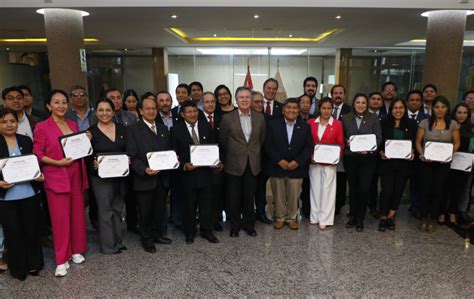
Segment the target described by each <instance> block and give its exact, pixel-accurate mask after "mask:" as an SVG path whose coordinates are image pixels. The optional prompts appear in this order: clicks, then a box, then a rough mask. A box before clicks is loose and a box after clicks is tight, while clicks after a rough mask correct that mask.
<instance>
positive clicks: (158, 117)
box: [155, 112, 179, 127]
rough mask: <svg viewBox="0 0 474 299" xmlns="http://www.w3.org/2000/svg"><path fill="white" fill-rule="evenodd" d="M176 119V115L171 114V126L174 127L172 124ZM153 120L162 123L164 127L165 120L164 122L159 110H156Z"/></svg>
mask: <svg viewBox="0 0 474 299" xmlns="http://www.w3.org/2000/svg"><path fill="white" fill-rule="evenodd" d="M178 120H179V119H178V118H177V117H174V116H173V114H171V121H172V122H173V127H174V125H175V124H176V123H177V122H178ZM155 121H156V122H157V123H159V124H162V125H164V126H165V127H166V125H165V122H164V121H163V119H162V118H161V114H160V112H158V115H157V116H156V118H155Z"/></svg>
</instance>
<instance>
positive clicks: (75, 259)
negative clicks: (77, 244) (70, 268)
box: [72, 254, 86, 264]
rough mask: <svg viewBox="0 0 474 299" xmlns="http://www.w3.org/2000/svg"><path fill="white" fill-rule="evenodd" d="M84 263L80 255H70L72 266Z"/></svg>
mask: <svg viewBox="0 0 474 299" xmlns="http://www.w3.org/2000/svg"><path fill="white" fill-rule="evenodd" d="M85 261H86V259H85V258H84V256H83V255H82V254H73V255H72V262H73V263H74V264H82V263H84V262H85Z"/></svg>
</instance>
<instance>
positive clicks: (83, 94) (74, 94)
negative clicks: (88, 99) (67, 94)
mask: <svg viewBox="0 0 474 299" xmlns="http://www.w3.org/2000/svg"><path fill="white" fill-rule="evenodd" d="M71 96H72V97H74V98H79V97H80V98H83V97H85V96H87V94H86V93H84V92H80V93H79V92H77V93H71Z"/></svg>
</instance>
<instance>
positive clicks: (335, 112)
mask: <svg viewBox="0 0 474 299" xmlns="http://www.w3.org/2000/svg"><path fill="white" fill-rule="evenodd" d="M338 109H339V107H334V111H333V112H332V117H333V118H334V119H337V110H338Z"/></svg>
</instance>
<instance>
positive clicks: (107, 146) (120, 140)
mask: <svg viewBox="0 0 474 299" xmlns="http://www.w3.org/2000/svg"><path fill="white" fill-rule="evenodd" d="M125 130H126V129H125V127H124V126H123V125H121V124H115V141H112V140H110V139H109V138H108V137H107V136H106V135H105V134H104V133H103V132H102V131H101V130H100V129H99V127H98V126H97V124H95V125H93V126H91V127H90V128H89V131H90V132H91V134H92V138H91V144H92V148H93V149H94V154H95V155H98V154H106V153H126V152H127V148H126V146H125V145H126V139H125ZM93 161H94V160H93V159H90V161H88V162H89V163H90V164H91V165H90V168H89V169H90V170H91V171H90V172H91V173H92V174H94V175H97V170H95V169H94V167H92V166H93Z"/></svg>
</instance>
